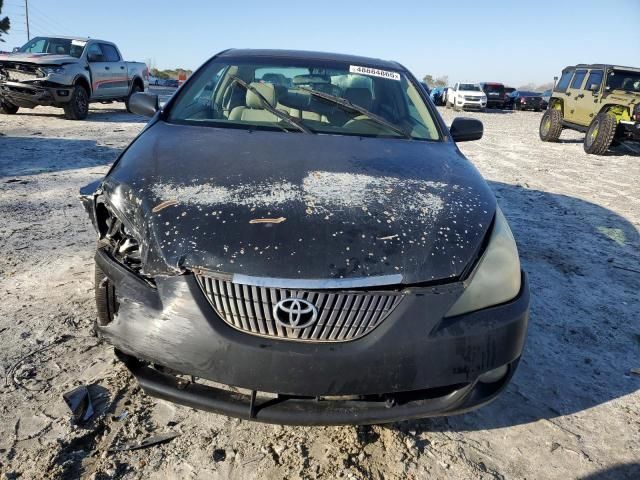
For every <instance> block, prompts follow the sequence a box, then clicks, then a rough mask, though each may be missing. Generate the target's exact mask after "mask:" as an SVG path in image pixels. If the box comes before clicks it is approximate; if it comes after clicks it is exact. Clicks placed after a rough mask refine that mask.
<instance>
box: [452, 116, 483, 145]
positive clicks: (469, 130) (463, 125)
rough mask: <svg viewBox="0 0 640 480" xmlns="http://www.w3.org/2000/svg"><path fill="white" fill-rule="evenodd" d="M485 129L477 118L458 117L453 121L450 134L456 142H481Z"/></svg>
mask: <svg viewBox="0 0 640 480" xmlns="http://www.w3.org/2000/svg"><path fill="white" fill-rule="evenodd" d="M483 131H484V127H483V125H482V122H481V121H480V120H476V119H475V118H464V117H458V118H455V119H454V120H453V123H452V124H451V128H449V132H451V137H453V141H454V142H469V141H471V140H480V139H481V138H482V133H483Z"/></svg>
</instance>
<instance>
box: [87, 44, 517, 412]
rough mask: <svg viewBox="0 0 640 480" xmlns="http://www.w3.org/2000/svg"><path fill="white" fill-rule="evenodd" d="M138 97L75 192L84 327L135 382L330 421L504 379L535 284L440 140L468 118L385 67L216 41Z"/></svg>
mask: <svg viewBox="0 0 640 480" xmlns="http://www.w3.org/2000/svg"><path fill="white" fill-rule="evenodd" d="M268 72H274V73H275V72H277V73H282V74H284V75H286V76H287V78H288V79H289V80H290V84H291V85H292V86H291V87H289V88H287V87H284V88H283V86H282V85H274V84H272V83H266V82H262V81H261V79H262V78H264V74H265V73H268ZM286 83H289V82H286ZM320 86H322V87H320ZM320 88H322V90H321V89H320ZM329 91H331V92H333V93H327V92H329ZM205 92H208V93H205ZM237 92H241V93H242V94H241V95H238V94H237ZM374 99H375V100H374ZM131 105H132V108H133V109H134V111H136V112H137V113H139V114H147V115H149V116H151V120H150V121H149V123H148V125H147V127H146V128H145V130H143V132H142V133H141V134H140V135H139V136H138V137H137V138H136V139H135V140H134V141H133V142H132V144H131V145H130V146H129V147H128V148H126V149H125V150H124V152H123V154H122V155H121V156H120V157H119V159H118V160H117V161H116V162H115V164H114V165H113V166H112V168H111V170H110V171H109V172H108V174H107V175H106V177H105V178H103V179H102V180H100V181H97V182H94V183H93V184H91V185H88V186H87V187H85V188H83V189H82V191H81V198H82V202H83V204H84V207H85V208H86V210H87V212H88V214H89V216H90V218H91V219H92V221H93V224H94V226H95V228H96V231H97V233H98V249H97V252H96V256H95V258H96V283H95V289H96V300H97V307H98V314H99V316H98V320H97V324H96V330H97V332H98V334H99V335H100V337H102V338H103V339H104V340H106V341H107V342H109V343H111V344H112V345H114V346H115V348H116V351H117V354H118V356H119V358H120V359H122V360H123V361H124V362H125V364H126V365H127V366H128V368H129V369H130V370H131V371H132V372H133V374H134V375H135V376H136V377H137V378H138V380H139V382H140V385H141V386H142V388H143V389H144V391H145V392H147V393H148V394H151V395H156V396H159V397H161V398H164V399H166V400H170V401H173V402H178V403H182V404H185V405H190V406H192V407H195V408H200V409H207V410H212V411H216V412H220V413H223V414H226V415H230V416H235V417H242V418H246V419H252V420H258V421H264V422H275V423H287V424H343V423H379V422H390V421H396V420H401V419H407V418H416V417H423V416H425V415H430V416H433V415H448V414H452V413H455V412H464V411H467V410H469V409H471V408H476V407H479V406H481V405H483V404H486V403H487V402H489V401H491V400H492V399H494V398H495V397H496V396H497V395H498V394H499V393H500V392H501V391H502V390H503V389H504V388H505V386H506V384H507V383H508V382H509V380H510V378H511V377H512V375H513V372H514V371H515V369H516V366H517V364H518V360H519V358H520V355H521V353H522V348H523V344H524V338H525V332H526V327H527V315H528V307H529V295H528V287H527V280H526V276H525V274H524V273H523V272H522V271H521V269H520V261H519V258H518V252H517V248H516V244H515V241H514V239H513V236H512V234H511V231H510V229H509V226H508V224H507V221H506V219H505V218H504V215H503V214H502V212H501V211H500V208H499V207H498V205H497V204H496V199H495V197H494V195H493V193H492V190H491V188H490V187H489V186H488V185H487V184H486V183H485V181H484V180H483V178H482V177H481V176H480V173H479V172H478V171H477V170H476V169H475V167H474V166H473V164H472V163H471V162H469V161H466V159H465V158H464V156H463V155H462V153H461V152H460V151H459V150H458V148H457V147H456V144H455V142H456V141H458V142H460V141H467V140H476V139H479V138H480V137H481V136H482V123H481V122H479V121H478V120H475V119H468V118H457V119H454V120H453V122H452V124H451V129H450V130H447V127H446V125H445V124H444V122H443V120H442V119H441V117H440V115H439V114H438V112H437V111H436V110H435V108H433V106H432V104H431V102H428V101H427V97H426V95H425V92H424V90H423V89H422V88H421V86H420V84H419V82H418V80H417V79H415V78H414V77H413V76H412V75H411V73H410V72H409V71H408V70H406V69H405V68H404V67H403V66H401V65H400V64H398V63H396V62H391V61H383V60H377V59H372V58H364V57H356V56H350V55H336V54H325V53H318V52H313V53H306V52H299V51H273V50H227V51H224V52H222V53H220V54H218V55H216V56H214V57H213V58H212V59H211V60H209V61H208V62H206V63H205V64H204V65H203V66H202V67H201V68H200V69H198V70H197V72H196V73H194V74H193V75H192V76H191V77H190V78H189V80H187V82H186V83H185V85H183V86H182V87H181V89H180V91H179V93H177V94H176V95H174V96H173V97H172V98H171V100H170V101H169V102H168V103H167V104H166V106H165V107H164V108H162V109H161V110H160V109H159V108H158V97H157V96H156V95H151V94H137V95H135V96H134V97H133V99H132V103H131ZM443 232H444V233H443ZM182 375H186V377H183V376H182ZM191 375H192V376H191ZM198 379H207V380H210V381H213V382H216V383H215V384H213V385H212V384H211V383H206V382H205V381H200V380H198ZM231 386H233V387H231Z"/></svg>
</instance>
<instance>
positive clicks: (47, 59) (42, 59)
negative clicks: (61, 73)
mask: <svg viewBox="0 0 640 480" xmlns="http://www.w3.org/2000/svg"><path fill="white" fill-rule="evenodd" d="M2 61H9V62H18V63H33V64H35V65H64V64H65V63H76V62H78V59H77V58H75V57H72V56H70V55H51V54H46V53H21V52H16V53H8V54H0V62H2Z"/></svg>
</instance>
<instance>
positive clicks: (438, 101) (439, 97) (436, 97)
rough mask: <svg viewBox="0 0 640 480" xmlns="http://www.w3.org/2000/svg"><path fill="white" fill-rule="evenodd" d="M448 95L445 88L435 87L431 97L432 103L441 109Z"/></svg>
mask: <svg viewBox="0 0 640 480" xmlns="http://www.w3.org/2000/svg"><path fill="white" fill-rule="evenodd" d="M446 94H447V92H446V88H445V87H433V88H432V89H431V93H430V94H429V96H430V97H431V101H432V102H433V103H434V105H437V106H439V107H441V106H443V105H444V104H445V103H446V98H447V97H446Z"/></svg>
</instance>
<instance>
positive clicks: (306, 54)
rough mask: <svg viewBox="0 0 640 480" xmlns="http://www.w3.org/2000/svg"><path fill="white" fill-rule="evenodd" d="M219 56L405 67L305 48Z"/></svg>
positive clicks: (250, 50) (232, 51) (243, 51)
mask: <svg viewBox="0 0 640 480" xmlns="http://www.w3.org/2000/svg"><path fill="white" fill-rule="evenodd" d="M218 56H219V57H227V58H242V57H274V58H289V59H296V60H328V61H331V60H333V61H338V62H348V63H354V64H360V63H362V64H365V65H369V66H372V67H377V68H391V69H395V70H398V69H402V70H405V68H404V67H403V66H402V65H400V64H399V63H398V62H394V61H392V60H382V59H380V58H371V57H361V56H358V55H347V54H343V53H329V52H314V51H306V50H275V49H258V48H255V49H254V48H246V49H235V48H233V49H229V50H225V51H224V52H222V53H219V54H218Z"/></svg>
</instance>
